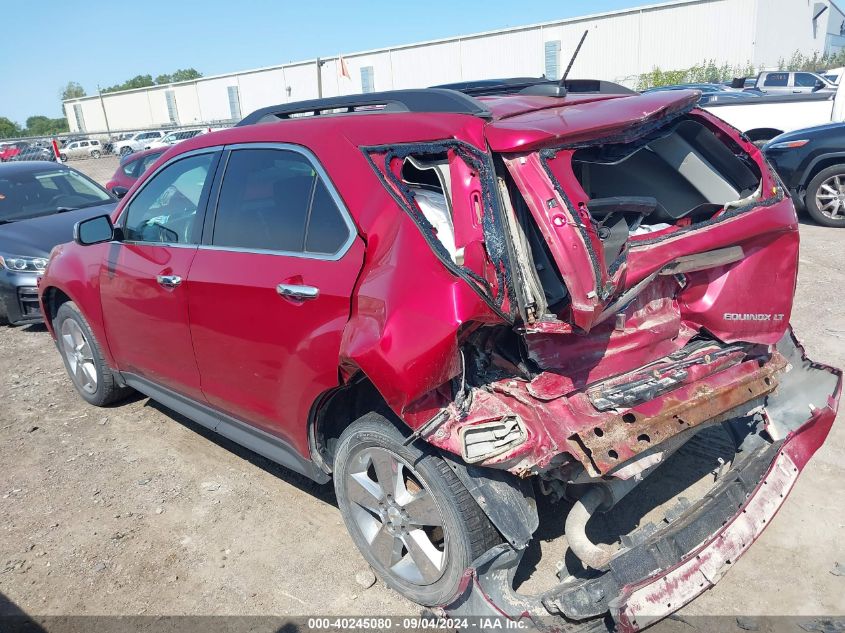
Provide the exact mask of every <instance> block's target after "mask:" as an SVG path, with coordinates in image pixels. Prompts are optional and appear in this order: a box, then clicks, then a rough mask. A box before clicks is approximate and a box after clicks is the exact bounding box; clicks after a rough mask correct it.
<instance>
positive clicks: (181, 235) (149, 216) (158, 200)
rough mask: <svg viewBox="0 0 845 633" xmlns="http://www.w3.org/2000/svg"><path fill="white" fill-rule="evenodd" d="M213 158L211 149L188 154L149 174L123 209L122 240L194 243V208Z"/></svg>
mask: <svg viewBox="0 0 845 633" xmlns="http://www.w3.org/2000/svg"><path fill="white" fill-rule="evenodd" d="M213 161H214V154H211V153H208V154H199V155H196V156H189V157H188V158H183V159H182V160H179V161H176V162H175V163H172V164H171V165H169V166H167V167H166V168H164V169H162V170H161V171H160V172H158V173H157V174H156V175H155V176H153V177H152V178H151V179H150V180H149V181H148V182H147V183H146V185H145V186H144V187H143V189H141V191H139V192H138V194H137V195H136V196H135V197H134V198H133V199H132V201H131V202H130V203H129V206H128V208H127V209H126V223H125V226H124V234H125V237H126V240H127V241H130V242H133V241H134V242H160V243H167V244H196V243H197V225H198V224H199V223H198V222H197V221H196V216H197V209H198V208H199V204H200V200H201V199H202V197H203V194H204V193H205V191H206V189H207V187H208V184H209V177H208V175H209V170H210V169H211V165H212V163H213Z"/></svg>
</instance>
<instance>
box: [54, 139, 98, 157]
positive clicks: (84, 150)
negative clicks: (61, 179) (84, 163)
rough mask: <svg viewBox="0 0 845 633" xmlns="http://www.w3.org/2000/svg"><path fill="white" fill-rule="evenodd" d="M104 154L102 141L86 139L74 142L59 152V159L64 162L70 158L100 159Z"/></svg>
mask: <svg viewBox="0 0 845 633" xmlns="http://www.w3.org/2000/svg"><path fill="white" fill-rule="evenodd" d="M102 153H103V147H102V145H100V141H98V140H96V139H86V140H84V141H72V142H70V143H68V144H67V145H65V146H64V147H63V148H62V149H61V150H59V158H61V159H62V160H63V161H65V160H68V159H69V158H89V157H90V158H99V157H100V155H101V154H102Z"/></svg>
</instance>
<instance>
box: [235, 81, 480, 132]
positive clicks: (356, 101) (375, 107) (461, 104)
mask: <svg viewBox="0 0 845 633" xmlns="http://www.w3.org/2000/svg"><path fill="white" fill-rule="evenodd" d="M372 111H376V112H440V113H453V114H471V115H473V116H478V117H490V116H491V114H490V111H489V110H487V108H485V107H484V105H483V104H482V103H480V102H478V101H476V100H475V99H473V98H472V97H471V96H469V95H467V94H464V93H463V92H459V91H457V90H446V89H440V88H420V89H413V90H388V91H385V92H370V93H366V94H356V95H341V96H338V97H328V98H325V99H310V100H308V101H296V102H294V103H281V104H279V105H275V106H268V107H266V108H261V109H260V110H256V111H255V112H253V113H252V114H248V115H247V116H246V117H244V118H243V119H242V120H241V121H240V122H239V123H238V124H237V125H238V126H242V125H252V124H253V123H265V122H268V121H278V120H282V119H290V118H298V116H308V115H311V116H320V115H327V114H347V113H352V112H359V113H365V112H372Z"/></svg>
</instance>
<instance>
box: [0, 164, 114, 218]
mask: <svg viewBox="0 0 845 633" xmlns="http://www.w3.org/2000/svg"><path fill="white" fill-rule="evenodd" d="M111 200H112V197H111V196H110V195H109V194H108V193H106V192H105V191H104V190H103V189H100V188H99V187H98V186H97V185H95V184H94V183H93V182H92V181H90V180H88V179H87V178H86V177H85V176H83V175H82V174H78V173H76V172H74V171H70V170H69V169H60V168H53V169H44V170H42V171H27V172H25V173H20V174H7V175H4V176H0V222H13V221H15V220H22V219H25V218H34V217H38V216H42V215H51V214H53V213H57V212H59V211H65V210H68V209H82V208H84V207H91V206H94V205H98V204H103V203H105V202H111Z"/></svg>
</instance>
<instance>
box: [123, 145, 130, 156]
mask: <svg viewBox="0 0 845 633" xmlns="http://www.w3.org/2000/svg"><path fill="white" fill-rule="evenodd" d="M131 153H132V149H131V148H129V147H126V146H124V147H121V148H120V155H121V157H123V156H129V154H131Z"/></svg>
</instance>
